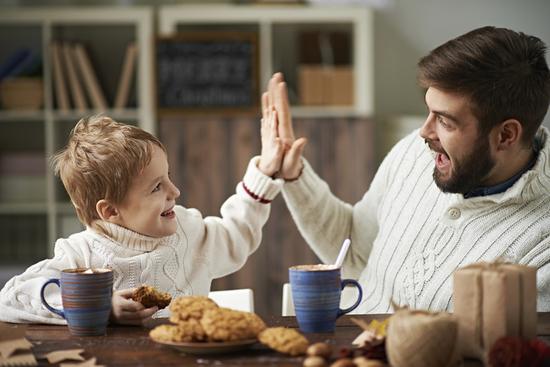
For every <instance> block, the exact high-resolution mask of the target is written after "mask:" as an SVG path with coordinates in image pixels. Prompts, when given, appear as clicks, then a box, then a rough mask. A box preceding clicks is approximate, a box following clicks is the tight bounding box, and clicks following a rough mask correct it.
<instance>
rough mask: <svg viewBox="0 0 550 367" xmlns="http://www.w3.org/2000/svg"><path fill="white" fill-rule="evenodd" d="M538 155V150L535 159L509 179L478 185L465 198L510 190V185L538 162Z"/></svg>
mask: <svg viewBox="0 0 550 367" xmlns="http://www.w3.org/2000/svg"><path fill="white" fill-rule="evenodd" d="M537 157H538V152H536V154H535V157H534V158H533V160H532V161H531V162H529V164H528V165H527V166H525V168H523V169H522V170H521V171H519V172H518V173H516V174H515V175H513V176H512V177H510V178H509V179H508V180H506V181H504V182H501V183H499V184H496V185H494V186H488V187H478V188H476V189H473V190H472V191H470V192H468V193H466V194H464V199H469V198H474V197H477V196H489V195H494V194H500V193H501V192H504V191H506V190H508V189H509V188H510V187H512V185H513V184H515V183H516V181H517V180H519V178H520V177H521V176H523V174H524V173H525V172H527V171H529V170H530V169H531V168H533V166H534V165H535V163H537Z"/></svg>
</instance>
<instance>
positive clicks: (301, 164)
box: [284, 160, 304, 182]
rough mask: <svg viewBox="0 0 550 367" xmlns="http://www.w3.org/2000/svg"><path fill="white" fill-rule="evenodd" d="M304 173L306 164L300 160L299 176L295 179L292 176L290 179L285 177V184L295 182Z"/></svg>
mask: <svg viewBox="0 0 550 367" xmlns="http://www.w3.org/2000/svg"><path fill="white" fill-rule="evenodd" d="M303 171H304V163H303V162H302V160H300V169H299V170H298V174H297V175H296V176H295V177H293V176H294V175H293V176H291V177H288V178H287V177H285V178H284V180H285V182H294V181H296V180H298V179H299V178H300V176H301V175H302V172H303Z"/></svg>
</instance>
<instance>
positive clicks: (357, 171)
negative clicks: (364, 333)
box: [0, 0, 550, 316]
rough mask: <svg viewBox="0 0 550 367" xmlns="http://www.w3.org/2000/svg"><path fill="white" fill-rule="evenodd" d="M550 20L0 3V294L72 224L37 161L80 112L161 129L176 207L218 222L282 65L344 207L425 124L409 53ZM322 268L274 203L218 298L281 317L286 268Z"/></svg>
mask: <svg viewBox="0 0 550 367" xmlns="http://www.w3.org/2000/svg"><path fill="white" fill-rule="evenodd" d="M549 15H550V2H549V1H547V0H527V1H514V0H484V1H474V0H466V1H460V2H457V1H451V0H443V1H431V0H370V1H369V0H364V1H361V0H350V1H346V0H338V1H330V0H317V1H310V2H301V1H239V2H231V1H205V0H203V1H198V0H197V1H154V2H153V1H129V0H125V1H122V0H120V1H76V0H75V1H38V0H36V1H15V0H11V1H8V0H1V1H0V104H1V105H0V286H2V285H3V284H4V282H5V281H6V280H7V279H9V278H10V277H11V276H13V275H14V274H18V273H21V272H22V271H24V269H25V268H26V267H27V266H29V265H30V264H33V263H35V262H37V261H39V260H42V259H44V258H46V257H49V256H51V255H52V249H53V244H54V242H55V239H57V238H59V237H63V236H67V235H69V234H70V233H73V232H76V231H79V230H81V228H82V227H81V225H80V224H79V223H78V220H77V219H76V216H75V215H74V211H73V209H72V207H71V205H70V203H69V200H68V196H67V195H66V193H65V191H64V189H63V187H62V185H61V184H60V182H59V180H58V179H57V178H56V177H54V176H53V173H52V172H51V169H50V168H49V166H48V164H47V157H49V156H51V155H52V154H53V153H54V152H55V151H57V150H58V149H60V148H61V147H62V146H63V145H64V144H65V141H66V137H67V135H68V133H69V132H70V129H71V128H72V126H74V124H75V123H76V121H77V120H78V119H79V118H80V117H82V116H86V115H90V114H94V113H105V114H107V115H109V116H112V117H114V118H115V119H117V120H119V121H122V122H127V123H132V124H136V125H138V126H140V127H142V128H144V129H146V130H148V131H151V132H153V133H154V134H156V135H157V136H159V138H160V139H161V140H162V141H163V142H164V143H165V145H166V146H167V149H168V152H169V161H170V164H171V167H172V172H173V176H174V180H175V183H176V185H178V186H179V188H180V190H181V192H182V195H181V197H180V199H179V203H180V204H182V205H184V206H186V207H195V208H197V209H199V210H200V211H201V212H202V214H203V215H205V216H206V215H219V208H220V206H221V204H222V203H223V201H224V200H225V199H226V198H227V197H228V196H229V195H231V194H232V193H233V192H234V189H235V186H236V184H237V183H238V182H239V180H240V179H241V178H242V175H243V173H244V170H245V168H246V165H247V164H248V161H249V159H250V158H251V157H252V156H253V155H257V154H259V152H260V141H259V110H258V106H259V95H260V93H261V91H263V90H264V88H265V85H266V82H267V80H268V79H269V77H270V76H271V74H272V73H273V72H276V71H282V72H283V73H284V74H285V77H286V79H287V82H288V85H289V93H290V98H291V102H292V105H293V110H292V112H293V117H294V124H295V129H296V134H297V135H298V136H306V137H307V138H308V140H309V143H308V145H307V147H306V153H305V155H306V158H307V159H308V160H309V161H310V163H311V164H312V165H313V167H314V169H315V170H316V171H317V173H318V174H319V175H320V176H321V177H322V178H324V179H325V180H326V181H327V182H328V183H329V185H330V187H331V189H332V190H333V192H334V193H335V194H336V195H337V196H339V197H340V198H341V199H342V200H344V201H347V202H349V203H352V204H353V203H355V202H356V201H358V200H359V199H360V198H361V197H362V195H363V194H364V193H365V191H366V190H367V189H368V187H369V183H370V181H371V180H372V177H373V175H374V173H375V172H376V169H377V167H378V165H379V164H380V161H381V160H382V159H383V157H384V155H385V154H386V153H387V152H388V150H389V149H390V148H391V146H392V145H393V144H394V143H395V142H396V141H397V140H399V139H400V138H401V137H403V136H404V135H406V134H408V133H410V132H411V131H413V130H414V129H416V128H418V127H420V125H421V124H422V122H423V119H424V115H425V111H426V108H425V104H424V96H423V91H422V90H421V89H420V88H419V87H418V86H417V84H416V64H417V62H418V60H419V58H420V57H422V56H423V55H425V54H426V53H428V52H429V51H430V50H431V49H433V48H435V47H436V46H438V45H440V44H441V43H444V42H445V41H447V40H449V39H451V38H454V37H456V36H459V35H461V34H463V33H465V32H467V31H469V30H472V29H474V28H477V27H480V26H484V25H494V26H499V27H506V28H511V29H513V30H516V31H521V32H524V33H527V34H531V35H534V36H537V37H539V38H541V39H542V40H543V41H544V42H545V43H547V44H548V43H550V22H549V21H548V19H549ZM547 57H548V58H549V60H550V56H547ZM544 125H545V126H546V127H550V116H546V119H545V122H544ZM317 262H319V260H318V259H317V258H316V256H315V255H314V254H313V253H312V252H311V251H310V250H309V248H308V247H307V245H306V244H305V242H304V240H303V239H302V237H301V236H300V234H299V233H298V231H297V229H296V226H295V225H294V223H293V221H292V219H291V218H290V214H289V213H288V211H287V209H286V206H285V204H284V200H283V199H282V197H278V198H277V199H276V200H275V201H274V203H273V208H272V213H271V217H270V219H269V221H268V224H267V225H266V227H265V231H264V240H263V241H262V245H261V247H260V249H259V250H258V251H257V252H256V253H254V254H253V255H252V256H251V257H250V259H249V261H248V262H247V264H246V265H245V266H244V268H243V269H241V270H240V271H239V272H237V273H235V274H233V275H231V276H228V277H225V278H223V279H219V280H216V281H215V282H214V284H213V289H233V288H252V289H253V290H254V293H255V303H256V310H257V312H258V313H260V314H261V315H264V316H265V315H269V314H280V312H281V292H282V286H283V284H284V283H285V282H288V271H287V269H288V267H289V266H291V265H296V264H303V263H317Z"/></svg>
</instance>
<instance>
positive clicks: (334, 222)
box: [283, 128, 550, 313]
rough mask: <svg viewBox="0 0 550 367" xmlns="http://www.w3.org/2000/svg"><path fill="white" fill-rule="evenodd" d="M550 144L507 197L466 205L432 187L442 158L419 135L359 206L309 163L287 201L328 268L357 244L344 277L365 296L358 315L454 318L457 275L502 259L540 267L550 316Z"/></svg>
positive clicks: (398, 152) (399, 150)
mask: <svg viewBox="0 0 550 367" xmlns="http://www.w3.org/2000/svg"><path fill="white" fill-rule="evenodd" d="M548 137H549V135H548V130H546V129H544V128H541V129H540V130H539V132H538V134H537V137H536V143H537V145H538V146H539V147H540V151H539V153H538V158H537V162H536V164H535V166H534V167H533V169H532V170H530V171H527V172H526V173H525V174H524V175H523V176H522V177H521V178H520V179H519V180H518V181H517V182H516V183H515V184H514V185H513V186H512V187H510V188H509V189H508V190H507V191H505V192H503V193H500V194H495V195H490V196H482V197H473V198H469V199H464V197H463V195H461V194H445V193H443V192H441V191H440V190H439V189H438V187H437V186H436V185H435V183H434V180H433V178H432V174H433V170H434V160H433V156H432V154H431V152H430V151H429V149H428V147H427V146H426V144H424V141H423V140H422V139H421V138H420V136H419V134H418V131H415V132H413V133H412V134H410V135H409V136H407V137H406V138H404V139H403V140H402V141H400V142H399V143H398V144H397V145H396V146H395V147H394V148H393V149H392V151H391V152H390V153H389V154H388V156H387V157H386V158H385V159H384V161H383V163H382V164H381V166H380V168H379V170H378V172H377V173H376V175H375V177H374V180H373V182H372V184H371V186H370V188H369V190H368V191H367V192H366V194H365V195H364V197H363V199H362V200H361V201H359V202H358V203H357V204H355V205H354V206H351V205H349V204H346V203H344V202H342V201H340V200H339V199H338V198H336V197H335V196H334V195H333V194H332V193H331V192H330V190H329V187H328V186H327V184H326V183H325V182H324V181H323V180H321V179H320V178H319V177H318V176H317V175H316V174H315V172H314V171H313V170H312V168H311V167H310V166H309V164H307V162H306V163H305V167H304V170H303V173H302V175H301V176H300V178H299V179H298V180H297V181H294V182H291V183H286V184H285V186H284V188H283V196H284V198H285V200H286V203H287V205H288V207H289V209H290V211H291V213H292V216H293V218H294V220H295V221H296V223H297V225H298V227H299V229H300V232H301V233H302V235H303V236H304V238H305V239H306V241H307V242H308V244H309V245H310V246H311V248H312V249H313V250H314V251H315V253H316V254H317V255H318V256H319V257H320V258H321V259H322V261H324V262H325V263H333V262H334V261H335V259H336V257H337V255H338V251H339V250H340V247H341V244H342V242H343V240H344V239H345V238H347V237H348V236H351V248H350V251H349V252H348V255H347V257H346V259H345V262H344V265H343V276H345V277H351V278H355V279H359V282H360V283H361V285H362V287H363V302H362V304H361V306H360V307H359V308H358V309H357V311H358V312H364V313H386V312H390V311H391V306H390V301H391V300H393V301H395V302H396V303H397V304H401V305H404V304H406V305H409V306H411V307H414V308H422V309H431V310H450V309H452V293H453V277H452V275H453V272H454V271H455V270H456V269H457V268H458V267H462V266H465V265H468V264H471V263H475V262H478V261H493V260H495V259H498V258H500V257H502V258H504V259H506V260H508V261H512V262H517V263H520V264H525V265H530V266H534V267H536V268H538V272H537V286H538V310H539V311H550V159H549V158H550V141H549V139H548ZM353 297H355V296H353ZM350 301H351V300H348V302H347V303H348V304H350Z"/></svg>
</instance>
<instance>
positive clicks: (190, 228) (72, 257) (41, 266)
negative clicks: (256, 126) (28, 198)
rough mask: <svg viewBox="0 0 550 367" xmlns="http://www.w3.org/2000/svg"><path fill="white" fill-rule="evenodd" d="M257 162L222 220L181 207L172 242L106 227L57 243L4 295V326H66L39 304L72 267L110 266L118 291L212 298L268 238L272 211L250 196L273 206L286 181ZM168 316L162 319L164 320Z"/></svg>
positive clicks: (56, 298)
mask: <svg viewBox="0 0 550 367" xmlns="http://www.w3.org/2000/svg"><path fill="white" fill-rule="evenodd" d="M257 159H258V158H254V159H252V160H251V162H250V164H249V165H248V169H247V172H246V174H245V176H244V179H243V182H241V183H239V185H237V193H236V194H235V195H233V196H231V197H230V198H229V199H227V201H225V203H224V204H223V205H222V207H221V218H219V217H206V218H203V217H202V215H201V214H200V212H199V211H198V210H196V209H186V208H183V207H181V206H176V207H175V212H176V217H177V221H178V228H177V232H176V233H175V234H174V235H172V236H169V237H163V238H151V237H146V236H142V235H140V234H137V233H135V232H132V231H130V230H128V229H125V228H123V227H120V226H117V225H114V224H111V223H107V222H102V225H103V227H106V229H107V230H108V232H109V236H106V235H103V234H100V233H98V232H96V231H95V230H93V229H91V228H88V229H86V230H85V231H83V232H80V233H76V234H74V235H72V236H70V237H69V238H67V239H59V240H57V242H56V244H55V256H54V257H53V258H52V259H47V260H43V261H41V262H39V263H37V264H34V265H32V266H31V267H29V268H28V269H27V270H26V271H25V272H24V273H23V274H21V275H18V276H15V277H14V278H12V279H11V280H9V281H8V283H6V285H5V286H4V288H3V289H2V291H0V320H2V321H8V322H40V323H51V324H65V320H63V319H61V318H60V317H59V316H57V315H54V314H53V313H51V312H50V311H48V310H47V309H46V308H45V307H44V306H43V305H42V303H41V301H40V288H41V286H42V284H44V283H45V282H46V281H47V280H48V279H49V278H59V276H60V271H61V270H63V269H67V268H74V267H110V268H112V269H113V271H114V290H119V289H126V288H132V287H136V286H139V285H141V284H143V283H146V284H149V285H152V286H154V287H156V288H158V289H160V290H162V291H165V292H169V293H171V294H172V296H173V297H177V296H180V295H207V294H208V292H209V290H210V283H211V281H212V279H215V278H219V277H222V276H225V275H227V274H230V273H232V272H235V271H237V270H238V269H239V268H241V267H242V266H243V265H244V263H245V261H246V259H247V258H248V256H249V255H250V254H251V253H252V252H254V251H255V250H256V249H257V248H258V246H259V244H260V241H261V239H262V227H263V225H264V224H265V222H266V221H267V218H268V216H269V211H270V205H266V204H262V203H260V202H259V201H257V200H255V199H253V198H252V196H251V195H250V194H249V193H247V192H246V190H245V188H244V187H243V183H244V185H246V189H248V190H249V191H250V193H252V194H255V195H257V196H256V197H257V199H258V200H259V199H266V200H269V201H270V200H272V199H273V198H274V197H275V196H276V195H277V194H278V193H279V191H280V190H281V188H282V186H283V180H281V179H276V180H273V179H271V178H270V177H267V176H265V175H263V174H262V173H261V172H260V171H259V170H258V168H257V166H256V163H257ZM46 299H47V301H48V303H49V304H50V305H51V306H53V307H56V308H61V295H60V291H59V287H57V286H55V285H50V286H48V287H47V288H46ZM166 312H167V311H165V310H162V311H160V312H158V313H157V315H156V316H166Z"/></svg>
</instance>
